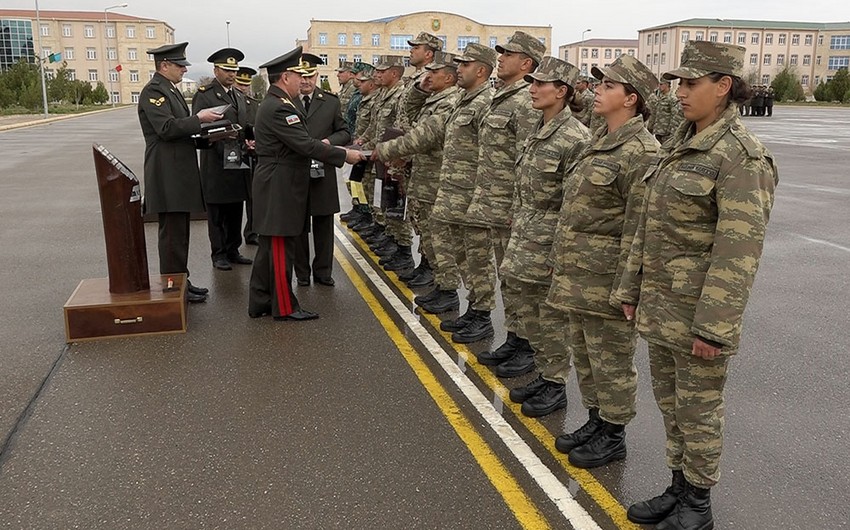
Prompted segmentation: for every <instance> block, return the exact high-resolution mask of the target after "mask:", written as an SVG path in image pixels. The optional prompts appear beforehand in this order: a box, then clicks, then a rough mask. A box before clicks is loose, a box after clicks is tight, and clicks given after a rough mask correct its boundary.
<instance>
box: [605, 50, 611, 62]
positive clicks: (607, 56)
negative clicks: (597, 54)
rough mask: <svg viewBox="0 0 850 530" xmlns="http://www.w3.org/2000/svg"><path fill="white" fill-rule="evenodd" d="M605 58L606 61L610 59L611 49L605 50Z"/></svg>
mask: <svg viewBox="0 0 850 530" xmlns="http://www.w3.org/2000/svg"><path fill="white" fill-rule="evenodd" d="M605 58H606V59H610V58H611V48H605Z"/></svg>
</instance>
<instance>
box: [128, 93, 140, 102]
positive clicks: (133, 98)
mask: <svg viewBox="0 0 850 530" xmlns="http://www.w3.org/2000/svg"><path fill="white" fill-rule="evenodd" d="M130 101H131V102H133V103H138V102H139V93H138V92H130Z"/></svg>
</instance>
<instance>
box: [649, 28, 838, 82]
mask: <svg viewBox="0 0 850 530" xmlns="http://www.w3.org/2000/svg"><path fill="white" fill-rule="evenodd" d="M689 40H707V41H713V42H725V43H732V44H737V45H740V46H744V47H745V48H746V49H747V51H746V53H745V59H744V78H745V79H746V80H747V81H749V82H750V83H752V84H764V85H769V84H770V83H771V81H773V79H775V77H776V75H777V74H778V73H779V72H781V71H782V70H783V69H785V68H786V67H788V68H791V69H792V71H793V72H794V73H795V75H796V76H797V78H798V79H799V80H800V83H801V84H802V85H803V89H804V90H805V92H806V93H807V94H811V93H812V92H813V91H814V89H815V87H817V85H818V83H821V82H826V81H828V80H830V79H832V77H833V76H834V75H835V73H836V72H837V71H838V70H839V69H841V68H847V67H848V66H850V22H843V23H813V22H776V21H761V20H729V19H689V20H682V21H679V22H673V23H670V24H664V25H661V26H655V27H652V28H646V29H642V30H640V31H639V32H638V58H639V59H640V60H641V61H644V62H645V63H646V64H647V66H649V67H650V68H651V69H652V71H653V72H655V73H656V74H661V73H663V72H666V71H668V70H672V69H674V68H676V67H678V66H679V60H680V57H681V55H682V49H683V48H684V46H685V44H686V43H687V42H688V41H689Z"/></svg>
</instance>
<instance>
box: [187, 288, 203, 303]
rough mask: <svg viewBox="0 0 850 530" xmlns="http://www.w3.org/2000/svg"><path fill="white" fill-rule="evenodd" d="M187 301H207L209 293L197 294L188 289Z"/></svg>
mask: <svg viewBox="0 0 850 530" xmlns="http://www.w3.org/2000/svg"><path fill="white" fill-rule="evenodd" d="M186 301H187V302H189V303H190V304H200V303H202V302H206V301H207V295H205V294H195V293H192V292H189V291H186Z"/></svg>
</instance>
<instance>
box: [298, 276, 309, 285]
mask: <svg viewBox="0 0 850 530" xmlns="http://www.w3.org/2000/svg"><path fill="white" fill-rule="evenodd" d="M296 281H297V282H298V287H309V286H310V278H298V280H296Z"/></svg>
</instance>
